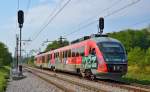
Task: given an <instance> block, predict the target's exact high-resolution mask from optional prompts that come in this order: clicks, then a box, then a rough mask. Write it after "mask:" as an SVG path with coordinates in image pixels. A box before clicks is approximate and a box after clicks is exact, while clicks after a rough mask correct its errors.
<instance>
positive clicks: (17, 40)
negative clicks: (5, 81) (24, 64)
mask: <svg viewBox="0 0 150 92" xmlns="http://www.w3.org/2000/svg"><path fill="white" fill-rule="evenodd" d="M18 42H19V39H18V35H16V45H17V46H16V54H17V55H16V57H17V69H18Z"/></svg>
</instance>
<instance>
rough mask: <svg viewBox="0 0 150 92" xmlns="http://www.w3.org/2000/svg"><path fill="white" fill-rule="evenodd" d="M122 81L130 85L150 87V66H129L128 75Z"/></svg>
mask: <svg viewBox="0 0 150 92" xmlns="http://www.w3.org/2000/svg"><path fill="white" fill-rule="evenodd" d="M122 79H123V81H126V82H128V83H138V84H143V85H150V66H146V67H143V68H139V67H138V66H129V67H128V73H127V74H126V75H125V76H124V77H123V78H122Z"/></svg>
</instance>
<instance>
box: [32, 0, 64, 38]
mask: <svg viewBox="0 0 150 92" xmlns="http://www.w3.org/2000/svg"><path fill="white" fill-rule="evenodd" d="M64 1H65V0H60V2H59V3H58V4H57V5H56V7H55V8H54V9H53V10H52V12H50V13H49V15H48V17H47V18H46V19H45V21H44V22H43V24H42V26H41V27H40V29H42V28H43V27H44V26H45V25H46V24H47V23H48V21H49V19H50V18H51V17H52V16H53V15H54V14H55V12H56V11H57V9H59V8H58V7H59V6H61V4H62V3H63V2H64ZM37 34H38V33H34V34H33V36H32V37H35V36H36V35H37Z"/></svg>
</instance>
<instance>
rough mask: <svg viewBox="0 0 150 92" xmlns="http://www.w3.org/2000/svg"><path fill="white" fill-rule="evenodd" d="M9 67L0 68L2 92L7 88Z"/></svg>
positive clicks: (0, 88) (0, 90)
mask: <svg viewBox="0 0 150 92" xmlns="http://www.w3.org/2000/svg"><path fill="white" fill-rule="evenodd" d="M9 71H10V67H9V66H3V67H0V92H4V91H5V89H6V86H7V79H8V78H9Z"/></svg>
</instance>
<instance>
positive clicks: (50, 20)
mask: <svg viewBox="0 0 150 92" xmlns="http://www.w3.org/2000/svg"><path fill="white" fill-rule="evenodd" d="M70 1H71V0H68V1H67V2H66V3H65V4H64V5H63V6H62V7H61V8H60V9H59V10H58V11H57V12H56V13H55V14H54V16H52V17H51V18H50V19H49V21H48V22H47V24H45V25H44V26H43V27H42V28H41V30H40V31H39V32H38V33H37V34H36V36H35V38H33V40H32V41H34V40H35V39H36V38H37V37H38V36H39V35H40V33H41V32H42V31H44V29H45V28H46V27H47V26H48V25H49V24H50V23H51V22H52V21H53V20H54V19H55V18H56V16H57V15H58V14H59V13H60V12H61V11H62V10H63V9H64V8H65V7H66V6H67V5H68V4H69V2H70Z"/></svg>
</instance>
